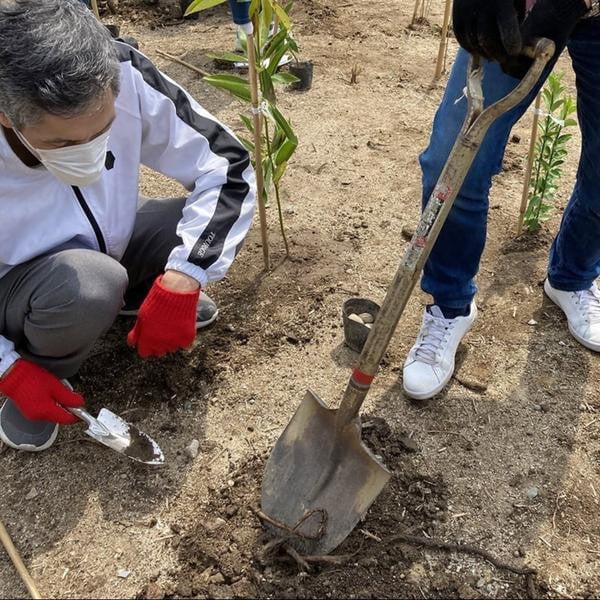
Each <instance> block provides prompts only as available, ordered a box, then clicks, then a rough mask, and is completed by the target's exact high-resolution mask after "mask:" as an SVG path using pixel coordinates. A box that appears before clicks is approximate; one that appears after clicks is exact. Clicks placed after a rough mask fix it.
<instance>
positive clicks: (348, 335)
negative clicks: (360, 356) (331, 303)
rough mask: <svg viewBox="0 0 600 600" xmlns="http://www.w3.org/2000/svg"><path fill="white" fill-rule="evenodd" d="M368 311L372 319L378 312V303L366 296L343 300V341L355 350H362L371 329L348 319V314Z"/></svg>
mask: <svg viewBox="0 0 600 600" xmlns="http://www.w3.org/2000/svg"><path fill="white" fill-rule="evenodd" d="M364 313H368V314H370V315H371V316H372V317H373V320H375V318H376V317H377V314H378V313H379V304H376V303H375V302H373V301H372V300H367V299H366V298H350V299H349V300H346V302H344V306H343V308H342V320H343V322H344V341H345V342H346V345H347V346H349V347H350V348H352V350H354V351H355V352H362V349H363V348H364V345H365V343H366V341H367V338H368V337H369V333H371V329H370V328H369V327H367V326H366V325H363V324H362V323H359V322H358V321H353V320H352V319H350V315H352V314H355V315H361V314H364Z"/></svg>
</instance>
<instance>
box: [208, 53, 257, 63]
mask: <svg viewBox="0 0 600 600" xmlns="http://www.w3.org/2000/svg"><path fill="white" fill-rule="evenodd" d="M207 56H208V57H209V58H213V59H215V60H222V61H226V62H232V63H247V62H248V57H247V56H244V55H243V54H236V53H235V52H223V53H220V54H219V53H215V54H213V53H212V52H211V53H210V54H207Z"/></svg>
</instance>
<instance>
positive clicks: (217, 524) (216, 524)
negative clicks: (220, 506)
mask: <svg viewBox="0 0 600 600" xmlns="http://www.w3.org/2000/svg"><path fill="white" fill-rule="evenodd" d="M226 523H227V521H225V519H221V517H217V518H215V519H213V520H212V521H208V522H207V523H206V529H208V531H211V532H214V531H217V530H219V529H221V527H223V525H225V524H226Z"/></svg>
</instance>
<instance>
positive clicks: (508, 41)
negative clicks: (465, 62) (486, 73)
mask: <svg viewBox="0 0 600 600" xmlns="http://www.w3.org/2000/svg"><path fill="white" fill-rule="evenodd" d="M452 18H453V24H454V25H453V27H454V33H455V35H456V39H457V40H458V43H459V44H460V45H461V46H462V47H463V48H464V49H465V50H468V51H469V52H470V53H471V54H477V55H479V56H482V57H484V58H487V59H489V60H496V61H499V62H503V61H505V60H506V59H508V58H509V57H510V56H518V55H519V53H520V52H521V50H522V48H523V42H522V39H521V30H520V25H521V23H522V22H523V19H524V18H525V0H454V9H453V17H452Z"/></svg>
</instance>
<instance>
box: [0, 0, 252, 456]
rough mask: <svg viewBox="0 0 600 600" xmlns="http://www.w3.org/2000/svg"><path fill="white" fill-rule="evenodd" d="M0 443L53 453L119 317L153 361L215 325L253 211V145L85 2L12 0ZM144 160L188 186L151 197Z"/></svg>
mask: <svg viewBox="0 0 600 600" xmlns="http://www.w3.org/2000/svg"><path fill="white" fill-rule="evenodd" d="M0 125H1V127H0V334H1V335H0V393H1V394H2V395H3V396H5V397H6V400H5V402H4V404H3V405H2V408H1V409H0V439H2V441H3V442H5V443H6V444H8V445H9V446H11V447H13V448H16V449H21V450H29V451H39V450H43V449H45V448H48V447H49V446H50V445H51V444H52V443H53V441H54V439H55V438H56V434H57V430H58V424H70V423H74V422H76V421H77V419H76V418H75V417H74V416H73V415H72V414H71V413H70V412H68V410H67V409H68V408H70V407H77V406H83V405H84V398H83V397H82V396H81V395H80V394H78V393H76V392H74V391H71V390H69V389H68V388H67V387H66V386H65V385H64V384H63V382H62V381H61V380H62V379H65V378H68V377H70V376H72V375H74V374H75V373H76V372H77V370H78V369H79V367H80V365H81V364H82V362H83V361H84V359H85V358H86V356H87V355H88V353H89V351H90V349H91V347H92V346H93V344H94V342H95V341H96V340H97V339H98V337H99V336H101V335H102V334H103V333H104V332H105V331H106V330H107V329H108V328H109V327H110V326H111V324H112V323H113V321H114V320H115V318H116V317H117V315H118V314H119V312H124V313H126V314H135V315H137V319H136V322H135V325H134V327H133V329H132V330H131V331H130V333H129V335H128V337H127V341H128V343H129V345H130V346H132V347H135V348H136V349H137V351H138V353H139V354H140V356H142V357H150V356H162V355H164V354H166V353H169V352H174V351H176V350H179V349H181V348H186V347H188V346H190V345H191V344H192V342H193V341H194V338H195V335H196V330H197V329H198V328H199V327H202V326H204V325H206V324H208V323H210V322H211V321H213V320H214V319H215V318H216V314H217V308H216V306H215V305H214V303H213V302H212V301H211V300H210V299H209V298H208V296H207V295H206V294H205V293H204V292H203V291H202V290H203V288H204V287H205V286H206V285H207V284H208V283H209V282H211V281H216V280H218V279H221V278H222V277H223V276H224V275H225V274H226V272H227V270H228V268H229V267H230V265H231V263H232V261H233V260H234V258H235V256H236V254H237V252H238V251H239V249H240V247H241V245H242V242H243V240H244V237H245V235H246V233H247V231H248V228H249V226H250V223H251V220H252V213H253V209H254V202H255V185H254V174H253V171H252V166H251V163H250V159H249V156H248V154H247V152H246V150H245V149H244V148H243V146H242V145H241V144H240V143H239V141H238V140H237V139H236V138H235V136H234V135H233V134H232V133H231V131H229V130H228V129H227V128H226V127H225V126H224V125H223V124H221V123H219V121H217V120H216V119H215V118H214V117H212V116H211V115H210V114H209V113H208V112H207V111H205V110H204V109H203V108H202V107H201V106H200V105H199V104H198V103H197V102H195V101H194V100H193V99H192V98H191V97H190V96H189V95H188V94H187V93H186V92H185V90H183V89H182V88H181V87H180V86H178V85H177V84H176V83H175V82H174V81H172V80H171V79H169V78H168V77H166V76H165V75H163V74H162V73H161V72H160V71H158V70H157V68H156V67H155V66H154V65H153V64H152V63H151V62H150V61H149V60H148V59H147V58H146V57H145V56H144V55H142V54H140V53H139V52H137V51H136V50H134V49H133V48H131V47H130V46H127V45H126V44H123V43H121V42H116V41H112V40H111V39H110V36H109V34H108V32H107V31H106V29H105V28H104V27H103V26H102V25H101V24H100V23H99V22H98V21H97V20H96V19H95V18H94V16H93V15H92V13H91V12H90V11H88V10H87V9H86V7H85V6H84V5H83V4H82V3H81V2H78V1H77V0H42V1H40V0H0ZM140 165H146V166H148V167H150V168H151V169H153V170H155V171H158V172H160V173H163V174H164V175H167V176H169V177H171V178H173V179H174V180H176V181H178V182H179V183H181V184H182V185H183V186H184V187H185V188H186V189H187V190H188V192H189V195H188V196H187V197H185V198H174V199H166V200H152V199H140V197H139V194H138V180H139V175H138V173H139V169H140Z"/></svg>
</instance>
